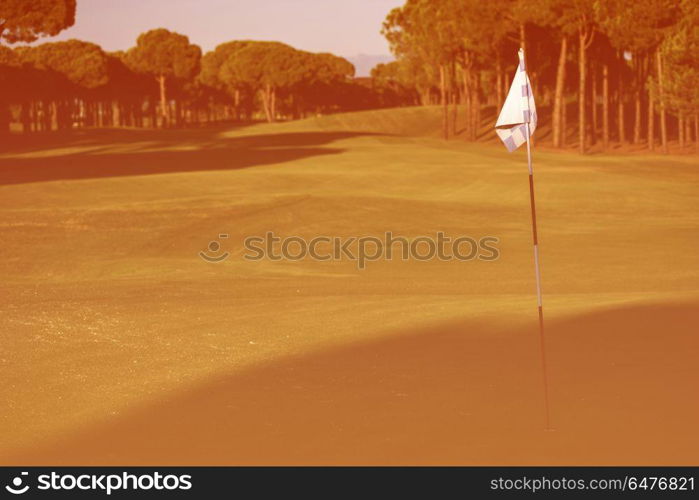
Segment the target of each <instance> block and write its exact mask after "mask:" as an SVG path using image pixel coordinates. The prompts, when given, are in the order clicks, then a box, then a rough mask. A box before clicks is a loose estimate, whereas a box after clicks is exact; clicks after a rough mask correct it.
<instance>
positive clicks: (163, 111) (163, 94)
mask: <svg viewBox="0 0 699 500" xmlns="http://www.w3.org/2000/svg"><path fill="white" fill-rule="evenodd" d="M157 80H158V85H159V87H160V115H161V116H162V120H163V123H162V127H163V128H165V127H167V126H168V125H169V124H170V123H169V122H170V115H169V113H168V106H167V91H166V88H165V76H164V75H160V76H159V77H158V78H157Z"/></svg>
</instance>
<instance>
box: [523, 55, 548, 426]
mask: <svg viewBox="0 0 699 500" xmlns="http://www.w3.org/2000/svg"><path fill="white" fill-rule="evenodd" d="M525 67H526V65H525ZM526 129H527V164H528V166H529V202H530V204H531V207H532V235H533V238H534V269H535V271H536V301H537V305H538V306H539V344H540V347H541V368H542V370H543V374H544V402H545V405H546V430H548V429H550V423H551V419H550V412H549V382H548V375H547V371H546V348H545V342H544V308H543V305H542V302H541V270H540V269H539V238H538V235H537V232H536V201H535V199H534V168H533V167H532V148H531V144H530V132H529V122H527V123H526Z"/></svg>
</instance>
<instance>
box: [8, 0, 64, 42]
mask: <svg viewBox="0 0 699 500" xmlns="http://www.w3.org/2000/svg"><path fill="white" fill-rule="evenodd" d="M75 1H76V0H31V1H28V0H2V2H0V41H1V40H2V39H5V40H6V41H7V42H8V43H15V42H33V41H34V40H36V39H37V38H39V37H41V36H54V35H57V34H58V33H59V32H60V31H62V30H64V29H66V28H68V27H70V26H72V25H73V23H75Z"/></svg>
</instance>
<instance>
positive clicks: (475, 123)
mask: <svg viewBox="0 0 699 500" xmlns="http://www.w3.org/2000/svg"><path fill="white" fill-rule="evenodd" d="M471 91H472V92H473V97H472V98H471V113H472V115H473V116H472V121H471V140H472V141H475V140H477V139H478V129H479V127H480V124H481V96H480V86H479V84H478V80H477V79H476V80H475V81H474V82H472V85H471ZM532 144H533V143H532Z"/></svg>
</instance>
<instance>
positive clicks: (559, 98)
mask: <svg viewBox="0 0 699 500" xmlns="http://www.w3.org/2000/svg"><path fill="white" fill-rule="evenodd" d="M567 46H568V39H567V38H566V37H563V40H561V51H560V54H559V56H558V69H557V71H556V91H555V94H554V99H553V147H555V148H559V147H561V145H562V144H563V142H564V141H562V140H561V135H562V130H561V129H562V122H563V106H564V103H563V90H564V87H565V78H566V51H567Z"/></svg>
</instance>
